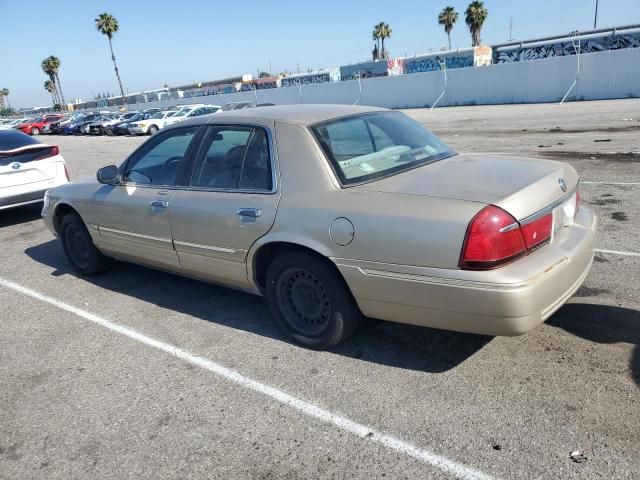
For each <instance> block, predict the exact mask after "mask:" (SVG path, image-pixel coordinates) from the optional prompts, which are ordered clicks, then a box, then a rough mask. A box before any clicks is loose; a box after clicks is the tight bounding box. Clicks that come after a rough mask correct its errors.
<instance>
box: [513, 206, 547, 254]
mask: <svg viewBox="0 0 640 480" xmlns="http://www.w3.org/2000/svg"><path fill="white" fill-rule="evenodd" d="M520 228H521V230H522V237H523V238H524V243H525V244H526V245H527V249H528V250H529V251H531V250H532V249H534V248H536V247H538V246H540V245H541V244H543V243H544V242H546V241H547V240H549V239H550V238H551V231H552V230H553V214H551V213H549V214H548V215H545V216H544V217H540V218H537V219H535V220H533V221H532V222H529V223H527V224H525V225H522V226H521V227H520Z"/></svg>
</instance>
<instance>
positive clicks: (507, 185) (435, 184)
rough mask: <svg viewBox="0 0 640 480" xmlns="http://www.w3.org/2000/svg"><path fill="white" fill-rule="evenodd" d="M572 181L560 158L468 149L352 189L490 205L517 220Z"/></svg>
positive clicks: (569, 169)
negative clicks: (477, 152) (558, 159)
mask: <svg viewBox="0 0 640 480" xmlns="http://www.w3.org/2000/svg"><path fill="white" fill-rule="evenodd" d="M561 180H562V182H564V183H565V185H566V192H565V191H563V189H562V188H561ZM578 180H579V177H578V174H577V172H576V171H575V170H574V169H573V167H571V166H570V165H568V164H565V163H562V162H555V161H552V160H542V159H537V158H525V157H514V156H508V155H502V154H475V153H474V154H458V155H454V156H453V157H449V158H446V159H444V160H440V161H437V162H434V163H431V164H427V165H424V166H422V167H419V168H416V169H414V170H409V171H407V172H404V173H400V174H398V175H394V176H391V177H388V178H384V179H381V180H377V181H374V182H371V183H367V184H363V185H359V186H357V187H355V188H357V189H360V190H365V191H379V192H385V193H397V194H403V195H423V196H432V197H442V198H450V199H455V200H466V201H471V202H479V203H483V204H492V205H496V206H498V207H500V208H502V209H504V210H506V211H507V212H509V213H510V214H511V215H512V216H513V217H515V218H516V219H517V220H522V219H524V218H526V217H528V216H530V215H532V214H534V213H536V212H539V211H540V210H542V209H544V208H546V207H548V206H549V205H551V204H553V203H555V202H558V201H560V199H562V198H563V197H564V196H566V195H567V194H568V192H570V191H571V190H573V188H574V187H575V186H576V184H577V183H578Z"/></svg>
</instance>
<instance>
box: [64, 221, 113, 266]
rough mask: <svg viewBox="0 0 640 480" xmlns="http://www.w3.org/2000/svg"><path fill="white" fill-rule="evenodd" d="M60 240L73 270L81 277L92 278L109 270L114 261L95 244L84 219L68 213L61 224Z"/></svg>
mask: <svg viewBox="0 0 640 480" xmlns="http://www.w3.org/2000/svg"><path fill="white" fill-rule="evenodd" d="M60 238H61V240H62V246H63V248H64V253H65V254H66V256H67V259H68V260H69V263H71V266H72V267H73V269H74V270H75V271H76V272H78V273H79V274H80V275H83V276H87V277H91V276H93V275H99V274H100V273H103V272H106V271H107V270H109V268H110V267H111V265H112V264H113V260H112V259H111V258H109V257H106V256H104V255H103V254H102V253H100V251H99V250H98V249H97V248H96V246H95V245H94V244H93V240H91V235H89V232H88V231H87V227H85V225H84V222H83V221H82V219H81V218H80V217H79V216H78V215H77V214H75V213H67V214H66V215H65V216H64V217H63V219H62V222H60Z"/></svg>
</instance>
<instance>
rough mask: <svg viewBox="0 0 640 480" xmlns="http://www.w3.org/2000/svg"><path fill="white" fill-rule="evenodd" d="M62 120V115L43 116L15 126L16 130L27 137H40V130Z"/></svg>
mask: <svg viewBox="0 0 640 480" xmlns="http://www.w3.org/2000/svg"><path fill="white" fill-rule="evenodd" d="M61 118H62V115H44V116H42V117H36V118H32V119H31V120H28V121H26V122H24V123H20V124H18V125H16V126H15V127H14V128H17V129H18V130H20V131H21V132H23V133H26V134H27V135H40V133H41V132H42V128H43V127H44V126H45V125H47V124H50V123H53V122H56V121H58V120H60V119H61Z"/></svg>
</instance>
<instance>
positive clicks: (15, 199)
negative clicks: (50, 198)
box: [0, 188, 47, 210]
mask: <svg viewBox="0 0 640 480" xmlns="http://www.w3.org/2000/svg"><path fill="white" fill-rule="evenodd" d="M46 191H47V189H46V188H45V189H44V190H34V191H32V192H27V193H21V194H20V195H10V196H8V197H0V210H6V209H9V208H15V207H22V206H23V205H29V204H32V203H39V202H42V201H43V200H44V192H46Z"/></svg>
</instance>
